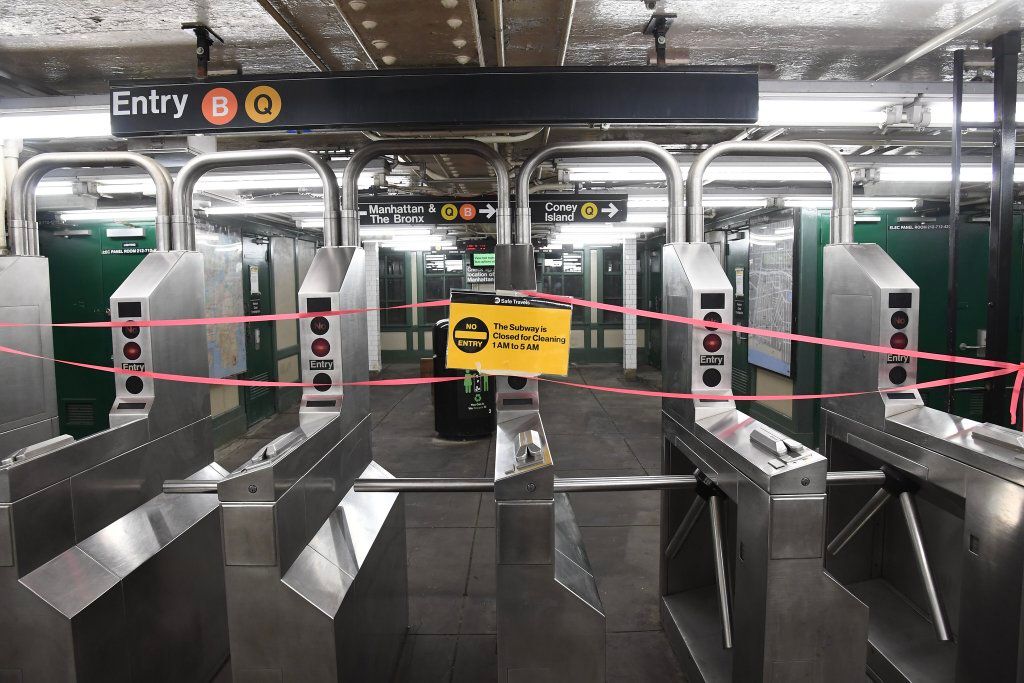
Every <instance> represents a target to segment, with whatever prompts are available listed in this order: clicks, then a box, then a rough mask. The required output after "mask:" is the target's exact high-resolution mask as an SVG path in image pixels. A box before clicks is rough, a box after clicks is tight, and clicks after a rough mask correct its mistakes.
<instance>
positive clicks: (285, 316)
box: [0, 299, 449, 328]
mask: <svg viewBox="0 0 1024 683" xmlns="http://www.w3.org/2000/svg"><path fill="white" fill-rule="evenodd" d="M448 303H449V301H448V299H443V300H441V301H422V302H420V303H417V304H402V305H400V306H383V307H379V308H349V309H341V310H337V311H317V312H313V313H308V312H307V313H267V314H264V315H233V316H226V317H221V318H177V319H174V320H130V321H125V320H120V321H116V322H109V321H103V322H85V323H12V322H0V327H101V328H102V327H188V326H193V325H230V324H235V323H264V322H274V321H277V320H300V319H302V318H316V317H319V316H324V317H331V316H334V317H337V316H341V315H354V314H357V313H369V312H370V311H397V310H401V309H405V308H432V307H436V306H447V305H448Z"/></svg>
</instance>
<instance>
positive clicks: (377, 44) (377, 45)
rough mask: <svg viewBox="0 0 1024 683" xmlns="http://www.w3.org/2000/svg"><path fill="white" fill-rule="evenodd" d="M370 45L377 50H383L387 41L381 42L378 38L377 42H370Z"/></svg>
mask: <svg viewBox="0 0 1024 683" xmlns="http://www.w3.org/2000/svg"><path fill="white" fill-rule="evenodd" d="M371 45H373V46H374V47H375V48H377V49H378V50H383V49H384V48H386V47H387V46H388V41H386V40H381V39H380V38H378V39H377V40H374V41H371Z"/></svg>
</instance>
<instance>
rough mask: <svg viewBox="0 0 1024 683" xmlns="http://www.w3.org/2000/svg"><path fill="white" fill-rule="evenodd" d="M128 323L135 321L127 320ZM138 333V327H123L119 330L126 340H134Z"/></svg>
mask: <svg viewBox="0 0 1024 683" xmlns="http://www.w3.org/2000/svg"><path fill="white" fill-rule="evenodd" d="M128 322H135V321H134V320H129V321H128ZM139 331H140V329H139V326H138V325H125V326H123V327H122V328H121V334H123V335H124V336H125V337H127V338H128V339H135V338H136V337H138V336H139Z"/></svg>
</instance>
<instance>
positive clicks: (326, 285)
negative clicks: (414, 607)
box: [165, 149, 408, 683]
mask: <svg viewBox="0 0 1024 683" xmlns="http://www.w3.org/2000/svg"><path fill="white" fill-rule="evenodd" d="M274 162H299V163H303V164H305V165H307V166H309V167H311V168H312V169H313V170H314V171H316V172H317V174H318V175H319V176H320V178H321V181H322V183H323V187H324V246H323V247H322V248H320V249H319V250H318V251H317V253H316V255H315V257H314V258H313V262H312V264H311V265H310V268H309V271H308V272H307V274H306V277H305V279H304V280H303V283H302V286H301V287H300V289H299V294H298V308H299V311H300V312H301V313H303V314H310V315H308V317H303V318H302V319H301V320H300V321H299V330H300V331H299V346H300V353H299V357H300V363H301V377H302V382H303V383H305V384H306V385H307V386H305V387H303V394H302V398H301V401H300V407H299V426H298V428H296V429H294V430H291V431H289V432H287V433H285V434H283V435H281V436H279V437H278V438H276V439H274V440H273V441H271V442H270V443H269V444H267V445H266V446H265V447H263V448H261V449H259V451H258V452H256V453H255V454H254V455H253V456H252V457H251V458H250V459H249V460H248V461H247V462H245V463H244V464H243V465H242V466H240V467H239V468H238V469H237V470H235V471H234V472H232V473H230V474H229V475H228V476H227V477H226V478H224V479H223V480H221V481H219V482H218V481H215V482H181V481H171V482H165V487H166V488H167V489H168V490H173V491H182V492H189V491H192V492H203V491H211V490H213V491H216V492H217V495H218V497H219V499H220V504H221V508H222V516H223V543H224V546H223V556H224V574H225V582H226V592H227V615H228V626H229V634H230V650H231V673H232V676H233V678H234V680H235V681H239V683H242V682H245V683H252V682H257V683H258V682H260V681H282V680H283V681H340V680H345V681H378V680H388V679H389V678H390V677H391V675H392V674H393V672H394V670H395V667H396V666H397V664H398V659H399V655H400V653H401V649H402V644H403V641H404V638H405V632H406V628H407V625H408V604H407V585H406V563H407V560H406V549H405V548H406V545H405V512H404V508H403V501H402V499H401V498H400V497H399V496H398V495H388V496H374V495H370V494H365V493H356V492H353V491H352V490H351V485H352V482H353V481H354V480H355V479H356V478H357V477H371V476H372V477H384V478H387V477H390V476H391V475H390V474H389V473H388V472H387V471H386V470H385V469H384V468H383V467H381V466H380V465H378V464H377V463H375V462H373V461H372V458H371V443H370V432H371V423H370V412H369V390H368V388H367V387H366V386H365V384H362V385H361V384H359V383H365V382H366V381H367V379H368V375H369V362H368V357H367V337H366V334H367V331H366V319H365V317H364V316H362V315H359V314H353V315H345V316H336V315H335V316H332V315H330V312H331V311H338V310H362V309H365V308H366V276H365V254H364V252H363V250H362V248H360V247H359V246H358V225H357V224H356V225H352V224H351V223H349V224H347V225H344V226H341V227H342V228H343V229H342V230H341V241H342V242H343V245H342V246H338V244H339V208H338V207H339V204H338V189H337V181H336V179H335V175H334V172H333V170H331V168H330V166H328V165H327V163H326V162H324V161H323V160H322V159H320V158H319V157H316V156H314V155H312V154H310V153H309V152H306V151H304V150H300V149H276V150H260V151H238V152H217V153H211V154H207V155H203V156H201V157H197V158H195V159H193V160H192V161H190V162H189V163H188V164H186V165H185V166H184V167H183V168H182V170H181V172H180V173H179V174H178V179H177V181H176V185H175V198H174V199H175V223H176V227H184V228H186V229H185V230H184V232H186V233H187V232H189V231H190V230H188V229H187V228H188V226H189V225H190V224H191V221H192V189H193V187H194V186H195V183H196V181H197V180H198V178H199V177H200V176H201V175H202V174H203V173H205V172H206V171H208V170H211V169H214V168H222V167H226V166H252V165H260V164H266V163H274ZM358 174H359V170H357V169H355V168H354V165H353V162H350V164H349V167H348V169H347V170H346V175H345V181H344V182H352V184H353V186H354V183H355V177H358ZM350 175H352V176H353V177H352V178H349V176H350ZM319 313H323V315H317V314H319Z"/></svg>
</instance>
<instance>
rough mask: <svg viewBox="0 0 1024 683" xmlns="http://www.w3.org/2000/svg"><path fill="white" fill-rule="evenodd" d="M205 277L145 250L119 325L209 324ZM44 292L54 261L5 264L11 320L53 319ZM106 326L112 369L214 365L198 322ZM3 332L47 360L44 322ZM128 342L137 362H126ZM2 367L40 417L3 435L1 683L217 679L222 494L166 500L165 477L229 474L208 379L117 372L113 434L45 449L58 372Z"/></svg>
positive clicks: (0, 269) (222, 618)
mask: <svg viewBox="0 0 1024 683" xmlns="http://www.w3.org/2000/svg"><path fill="white" fill-rule="evenodd" d="M9 263H10V264H11V265H8V264H9ZM203 282H204V276H203V259H202V256H201V255H200V254H198V253H196V252H186V251H172V252H166V251H164V252H154V253H151V254H148V255H147V256H146V258H145V259H144V260H143V261H142V262H141V263H140V264H139V266H138V267H137V268H136V269H135V271H134V272H133V273H132V274H131V275H130V276H129V277H128V278H127V279H126V280H125V282H124V283H123V284H122V285H121V287H120V288H118V290H117V291H116V292H115V293H114V296H113V297H112V298H111V314H112V318H113V319H114V320H115V321H124V320H140V321H142V320H154V319H175V318H201V317H203V316H204V315H205V312H204V307H205V296H204V285H203ZM48 290H49V286H48V273H47V269H46V260H45V259H44V258H41V257H38V256H32V257H27V256H16V257H8V258H2V259H0V291H2V292H3V298H4V304H3V306H4V308H3V309H2V312H3V315H4V319H5V320H16V321H31V322H39V323H44V324H47V323H49V322H50V317H49V301H48V293H49V291H48ZM58 294H59V293H58ZM112 334H113V337H114V349H115V353H114V363H115V365H116V366H118V367H121V368H125V369H137V370H146V371H156V372H167V373H176V374H184V375H199V376H205V375H206V374H207V358H206V332H205V328H203V327H201V326H191V327H135V328H133V329H129V328H115V329H114V330H113V331H112ZM129 335H130V336H129ZM0 340H2V341H0V343H3V344H4V345H5V346H11V347H14V348H21V349H24V350H26V351H30V352H33V353H40V352H41V353H42V355H47V356H52V352H51V351H52V339H51V337H50V331H49V329H48V328H45V327H41V328H3V329H2V330H0ZM129 341H130V342H132V343H133V344H136V345H137V348H138V351H139V355H138V357H137V358H136V357H133V358H128V357H126V356H125V355H124V354H125V351H124V347H125V344H126V343H128V342H129ZM25 342H28V343H27V344H26V343H25ZM23 344H24V345H23ZM132 355H133V356H134V352H133V353H132ZM2 362H3V364H4V373H5V374H4V376H5V378H6V377H15V378H17V381H18V382H19V385H18V391H17V396H12V398H11V400H13V401H14V402H15V403H16V405H18V406H29V408H28V409H26V410H25V411H24V414H23V415H22V416H21V418H23V419H25V420H35V422H34V423H31V424H34V425H36V426H35V427H22V428H20V429H19V430H12V431H8V432H6V433H5V437H7V438H6V439H5V440H4V441H3V444H4V449H5V450H4V452H2V453H0V604H2V605H3V608H2V609H0V642H2V643H3V646H0V679H4V676H10V677H13V680H25V681H46V682H49V681H92V680H102V681H129V680H132V681H178V680H208V679H209V678H210V677H212V676H213V675H214V674H215V673H216V671H217V670H218V669H219V668H220V667H221V665H222V664H223V662H224V660H225V659H226V657H227V631H226V615H225V609H224V581H223V563H222V560H221V557H220V515H219V512H218V503H217V498H216V496H215V495H211V494H207V495H200V496H187V495H185V496H183V495H173V494H172V495H168V494H164V493H162V484H163V481H164V480H165V479H183V478H189V477H196V478H201V479H204V480H209V479H216V478H217V477H219V476H222V475H223V474H225V473H224V471H223V470H221V469H220V468H218V467H217V466H216V465H214V464H213V463H212V459H213V445H212V435H211V427H210V405H209V392H208V390H207V388H206V387H204V386H203V385H199V384H186V383H179V382H166V381H154V380H152V379H148V378H142V377H139V376H137V375H118V376H117V378H116V380H115V385H116V388H117V390H116V397H115V401H114V405H113V406H112V408H111V411H110V423H111V428H110V429H109V430H106V431H103V432H100V433H98V434H95V435H93V436H90V437H87V438H84V439H82V440H80V441H73V440H72V439H70V437H56V438H53V439H49V440H46V441H43V442H41V443H39V442H38V439H39V437H41V436H44V434H43V432H44V431H48V430H49V429H50V427H49V426H48V425H50V424H51V423H52V421H53V415H54V412H53V408H52V397H53V394H54V387H53V374H52V366H51V364H50V363H49V362H42V361H37V360H30V359H25V358H20V357H17V356H8V355H6V354H4V355H3V358H2ZM19 363H20V365H21V367H18V366H19ZM8 371H11V372H12V374H11V375H8V374H6V373H7V372H8ZM22 382H24V383H22ZM39 407H43V410H37V408H39ZM6 415H8V413H5V416H6ZM40 416H42V417H43V419H42V420H38V419H37V418H39V417H40ZM26 424H29V423H26ZM50 435H52V431H51V432H50ZM12 447H13V448H14V450H12Z"/></svg>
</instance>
